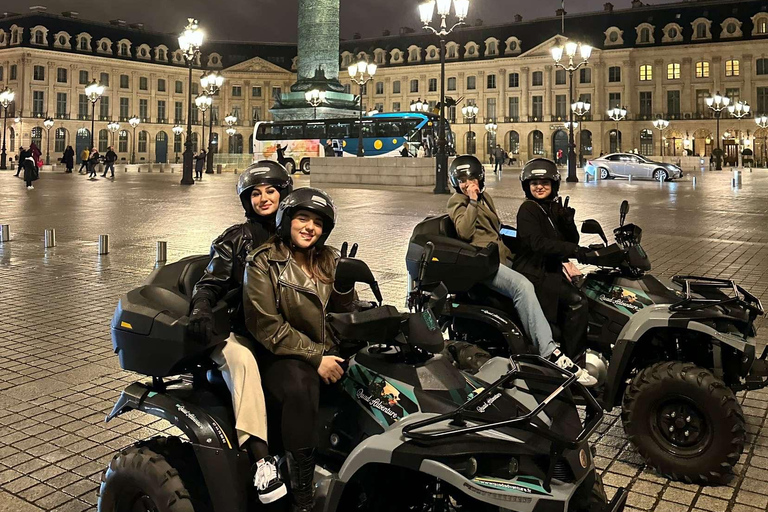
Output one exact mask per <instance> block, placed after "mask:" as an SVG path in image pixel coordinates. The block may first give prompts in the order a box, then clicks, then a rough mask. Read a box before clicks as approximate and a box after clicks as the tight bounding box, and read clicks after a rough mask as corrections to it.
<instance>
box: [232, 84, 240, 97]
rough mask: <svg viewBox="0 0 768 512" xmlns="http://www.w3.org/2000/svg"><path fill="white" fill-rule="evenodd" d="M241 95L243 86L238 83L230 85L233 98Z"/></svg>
mask: <svg viewBox="0 0 768 512" xmlns="http://www.w3.org/2000/svg"><path fill="white" fill-rule="evenodd" d="M242 95H243V88H242V87H241V86H239V85H233V86H232V96H233V97H235V98H239V97H240V96H242Z"/></svg>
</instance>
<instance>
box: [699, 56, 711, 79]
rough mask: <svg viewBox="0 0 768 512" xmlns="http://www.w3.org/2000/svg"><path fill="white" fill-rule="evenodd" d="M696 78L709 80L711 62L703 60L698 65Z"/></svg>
mask: <svg viewBox="0 0 768 512" xmlns="http://www.w3.org/2000/svg"><path fill="white" fill-rule="evenodd" d="M696 78H709V62H707V61H703V60H702V61H699V62H697V63H696Z"/></svg>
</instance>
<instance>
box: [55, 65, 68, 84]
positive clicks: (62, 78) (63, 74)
mask: <svg viewBox="0 0 768 512" xmlns="http://www.w3.org/2000/svg"><path fill="white" fill-rule="evenodd" d="M56 81H57V82H59V83H60V84H65V83H67V68H57V69H56Z"/></svg>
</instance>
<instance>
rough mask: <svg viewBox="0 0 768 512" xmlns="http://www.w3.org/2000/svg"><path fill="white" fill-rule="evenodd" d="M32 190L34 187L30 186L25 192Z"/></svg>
mask: <svg viewBox="0 0 768 512" xmlns="http://www.w3.org/2000/svg"><path fill="white" fill-rule="evenodd" d="M33 188H35V187H33V186H32V185H30V186H28V187H27V190H32V189H33Z"/></svg>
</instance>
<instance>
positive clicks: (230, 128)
mask: <svg viewBox="0 0 768 512" xmlns="http://www.w3.org/2000/svg"><path fill="white" fill-rule="evenodd" d="M236 122H237V116H236V115H234V114H228V115H227V117H225V118H224V123H225V124H226V125H227V130H226V132H227V135H229V145H228V149H229V152H230V153H231V152H232V136H233V135H234V134H236V133H237V130H235V129H234V128H233V126H234V125H235V123H236Z"/></svg>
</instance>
